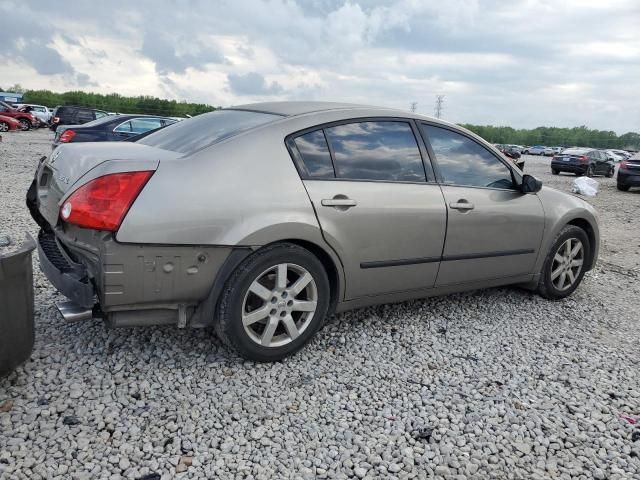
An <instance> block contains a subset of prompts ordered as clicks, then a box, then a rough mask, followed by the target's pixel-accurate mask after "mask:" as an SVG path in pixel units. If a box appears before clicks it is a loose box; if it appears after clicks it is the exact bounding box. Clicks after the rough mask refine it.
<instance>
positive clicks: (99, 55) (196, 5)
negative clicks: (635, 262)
mask: <svg viewBox="0 0 640 480" xmlns="http://www.w3.org/2000/svg"><path fill="white" fill-rule="evenodd" d="M65 6H66V8H65V9H60V8H59V6H58V5H57V4H56V3H55V2H49V3H38V4H37V7H36V6H35V4H34V5H32V4H31V3H30V2H19V1H17V0H0V16H1V17H2V18H6V19H10V20H9V21H6V22H4V24H3V28H2V29H0V78H2V79H3V82H4V83H21V84H23V85H25V86H27V87H38V86H45V87H47V88H53V87H54V86H55V88H58V89H70V88H78V87H79V88H85V89H87V90H96V91H101V92H114V91H116V92H120V93H124V94H131V93H134V94H140V93H143V94H149V95H162V96H169V97H171V98H176V99H180V100H190V101H197V102H207V103H211V104H214V105H233V104H240V103H247V102H248V101H256V100H261V99H264V98H265V97H269V98H273V97H277V98H278V99H280V100H286V99H297V100H300V99H311V100H337V101H349V102H359V103H368V104H380V105H383V106H389V107H398V108H409V105H410V103H411V102H413V101H416V102H418V111H419V112H421V113H425V114H432V113H433V105H434V100H435V95H436V94H445V95H446V96H445V104H444V116H445V118H446V119H448V120H452V121H457V122H469V123H484V124H487V123H494V124H495V123H501V124H510V125H512V126H514V127H520V128H521V127H535V126H538V125H558V126H574V125H582V124H586V125H589V126H590V127H593V128H601V129H605V130H609V129H614V130H616V131H618V132H622V131H627V130H632V129H636V130H637V129H638V128H639V127H640V125H639V124H638V123H637V118H636V117H637V116H635V117H634V115H633V113H632V112H636V111H638V110H640V87H638V83H637V81H636V79H637V78H639V77H640V32H639V31H638V29H637V25H638V23H640V5H639V4H638V2H637V0H609V1H607V2H601V1H598V0H567V1H566V2H555V1H551V0H513V1H511V2H504V1H502V0H449V1H447V2H442V1H439V0H314V1H309V0H233V1H228V2H224V3H219V2H207V1H204V0H175V1H174V3H172V7H171V8H170V9H167V8H158V6H157V4H156V2H155V1H153V0H137V1H136V2H129V1H126V0H111V1H110V2H98V3H96V2H83V1H80V0H66V3H65ZM68 11H73V15H68V14H67V12H68ZM576 86H579V88H578V87H576ZM604 112H606V115H605V114H604Z"/></svg>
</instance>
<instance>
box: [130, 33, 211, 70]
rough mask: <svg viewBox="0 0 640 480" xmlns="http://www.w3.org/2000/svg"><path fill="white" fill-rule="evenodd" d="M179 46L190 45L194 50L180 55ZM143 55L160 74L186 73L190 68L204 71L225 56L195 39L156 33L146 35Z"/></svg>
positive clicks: (143, 42) (142, 49) (142, 50)
mask: <svg viewBox="0 0 640 480" xmlns="http://www.w3.org/2000/svg"><path fill="white" fill-rule="evenodd" d="M177 45H188V46H189V47H192V50H191V51H183V52H181V53H178V50H177V48H176V46H177ZM194 47H195V49H193V48H194ZM141 53H142V54H143V55H144V56H145V57H147V58H149V59H150V60H152V61H153V62H154V63H155V66H156V71H157V72H158V73H160V74H167V73H169V72H174V73H184V71H185V70H186V69H187V68H189V67H191V68H196V69H203V68H205V66H206V65H207V64H209V63H221V62H223V61H224V56H223V55H222V54H220V53H219V52H218V51H217V50H216V49H215V47H212V46H211V45H208V46H207V47H206V48H204V47H203V46H202V45H201V44H199V42H197V41H196V39H194V38H193V37H191V38H186V37H185V38H182V37H177V38H175V37H173V38H171V37H169V36H168V35H166V34H163V33H158V32H155V31H148V32H146V33H145V35H144V39H143V41H142V48H141Z"/></svg>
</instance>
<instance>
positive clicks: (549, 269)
mask: <svg viewBox="0 0 640 480" xmlns="http://www.w3.org/2000/svg"><path fill="white" fill-rule="evenodd" d="M590 255H591V246H590V243H589V237H588V236H587V234H586V233H585V231H584V230H582V229H581V228H579V227H576V226H574V225H567V226H566V227H564V228H563V229H562V230H561V231H560V233H559V234H558V236H557V237H556V239H555V240H554V242H553V244H552V245H551V249H550V250H549V253H548V254H547V257H546V259H545V261H544V265H543V267H542V272H541V274H540V281H539V283H538V293H539V294H540V295H541V296H543V297H544V298H548V299H550V300H559V299H561V298H565V297H567V296H569V295H571V294H572V293H573V291H574V290H575V289H576V288H578V285H580V282H581V281H582V278H583V277H584V274H585V271H586V270H585V269H586V266H587V262H588V260H589V258H590Z"/></svg>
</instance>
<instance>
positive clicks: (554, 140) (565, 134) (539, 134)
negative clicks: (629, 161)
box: [461, 123, 640, 150]
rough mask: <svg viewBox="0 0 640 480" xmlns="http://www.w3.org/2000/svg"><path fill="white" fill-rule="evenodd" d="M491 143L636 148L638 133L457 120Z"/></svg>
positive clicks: (583, 127) (638, 142) (639, 143)
mask: <svg viewBox="0 0 640 480" xmlns="http://www.w3.org/2000/svg"><path fill="white" fill-rule="evenodd" d="M461 126H462V127H464V128H467V129H469V130H471V131H472V132H473V133H475V134H477V135H480V136H481V137H482V138H484V139H485V140H487V141H488V142H491V143H503V144H505V143H506V144H515V145H545V146H548V147H591V148H620V149H631V150H638V149H640V133H637V132H627V133H625V134H623V135H620V136H618V135H616V133H615V132H612V131H606V130H594V129H591V128H587V127H585V126H584V125H583V126H581V127H574V128H558V127H538V128H534V129H514V128H511V127H495V126H493V125H470V124H464V123H463V124H461Z"/></svg>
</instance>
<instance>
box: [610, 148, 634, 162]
mask: <svg viewBox="0 0 640 480" xmlns="http://www.w3.org/2000/svg"><path fill="white" fill-rule="evenodd" d="M604 154H605V155H606V156H607V158H609V159H611V160H613V161H614V162H621V161H622V160H625V159H627V158H629V157H627V156H626V155H622V154H621V153H618V152H616V151H615V150H604Z"/></svg>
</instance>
